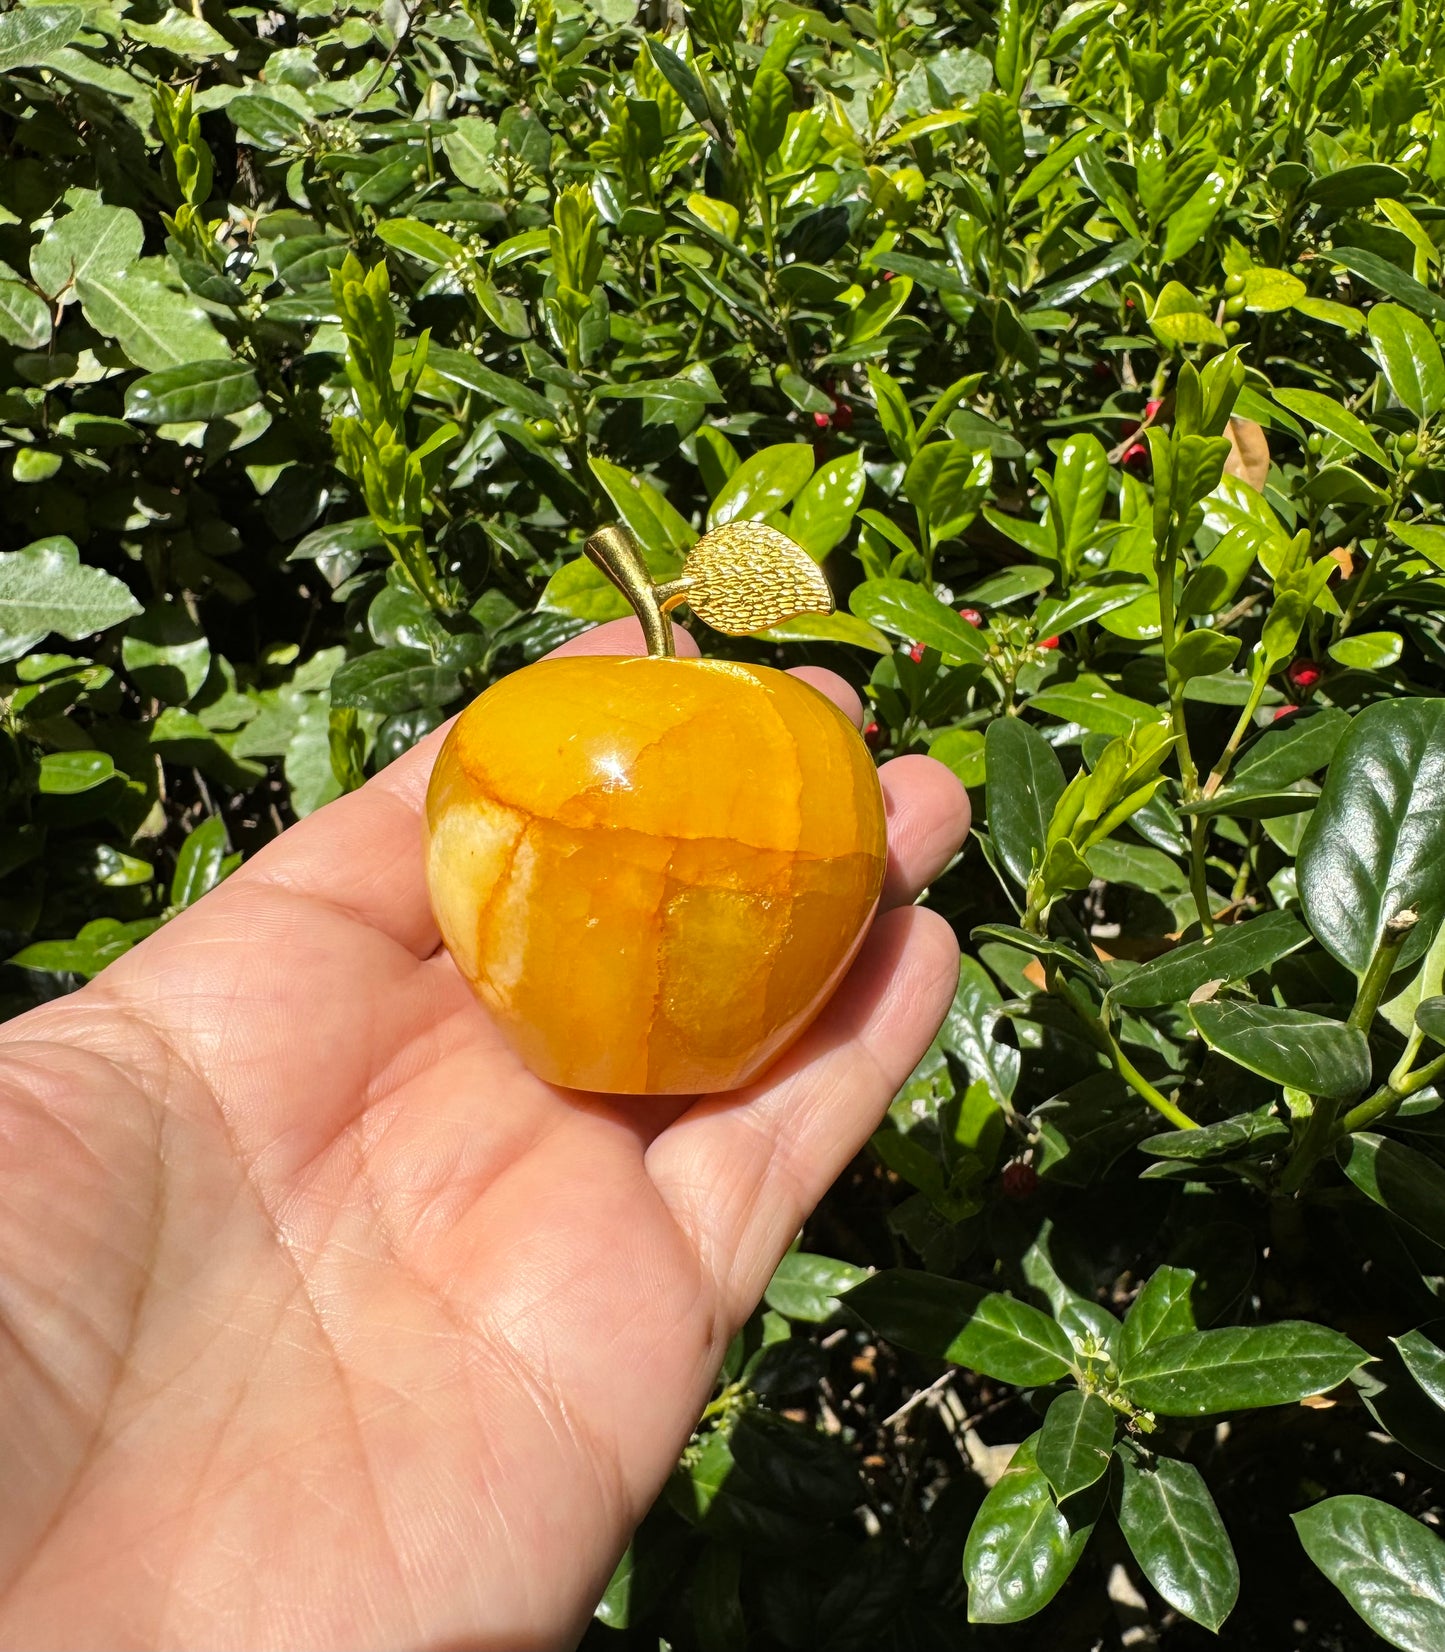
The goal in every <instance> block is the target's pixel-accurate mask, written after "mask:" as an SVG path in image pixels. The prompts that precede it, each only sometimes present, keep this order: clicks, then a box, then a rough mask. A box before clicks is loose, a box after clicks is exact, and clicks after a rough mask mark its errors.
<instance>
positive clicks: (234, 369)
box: [125, 360, 261, 424]
mask: <svg viewBox="0 0 1445 1652" xmlns="http://www.w3.org/2000/svg"><path fill="white" fill-rule="evenodd" d="M260 399H261V386H260V384H259V383H258V382H257V379H256V375H255V373H254V372H253V371H252V369H251V367H250V366H249V364H248V363H246V362H244V361H229V360H218V361H194V362H190V363H188V364H187V365H186V366H185V367H167V368H165V369H163V370H162V371H161V372H159V373H147V374H145V375H144V376H143V377H141V378H138V379H133V380H132V381H131V383H130V384H129V385H128V386H127V388H126V393H125V416H126V418H128V419H132V420H134V421H135V423H137V424H198V423H201V422H202V421H204V420H209V419H221V418H224V417H225V416H226V415H227V414H228V413H240V412H242V411H243V410H244V409H245V408H248V407H253V406H255V404H256V403H257V402H258V401H260Z"/></svg>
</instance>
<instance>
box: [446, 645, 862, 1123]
mask: <svg viewBox="0 0 1445 1652" xmlns="http://www.w3.org/2000/svg"><path fill="white" fill-rule="evenodd" d="M427 826H428V845H427V876H428V882H429V885H430V888H431V895H432V905H433V908H434V910H435V912H436V916H437V922H438V924H439V926H440V928H441V932H442V937H443V939H444V940H445V942H446V945H447V948H448V950H449V951H450V952H451V954H452V957H453V958H454V959H455V960H456V963H457V966H458V967H459V968H460V970H461V971H462V973H463V975H465V976H466V978H467V979H468V980H469V981H470V982H471V984H472V986H473V987H474V989H475V990H476V992H477V995H478V997H480V998H481V1000H482V1002H483V1003H484V1004H485V1005H486V1006H487V1008H488V1010H490V1012H491V1014H492V1016H493V1017H494V1019H495V1020H496V1021H497V1022H498V1024H499V1025H500V1026H501V1027H502V1028H503V1030H504V1031H505V1032H506V1034H507V1036H508V1038H509V1039H510V1041H511V1043H512V1045H513V1047H514V1048H515V1049H516V1050H517V1052H518V1053H519V1054H520V1056H521V1057H522V1059H523V1060H524V1061H525V1062H526V1064H527V1066H528V1067H529V1068H530V1069H531V1070H532V1071H533V1072H534V1073H536V1074H537V1075H538V1077H540V1078H543V1079H546V1080H548V1081H549V1082H550V1083H554V1084H562V1085H567V1086H570V1087H572V1088H576V1089H585V1090H602V1091H610V1092H614V1093H628V1094H644V1093H645V1094H659V1095H661V1094H695V1093H699V1092H703V1091H712V1090H727V1089H733V1088H736V1087H737V1086H738V1085H741V1084H746V1083H747V1082H749V1081H750V1080H751V1079H753V1078H755V1077H757V1076H758V1074H759V1073H761V1072H762V1071H763V1070H764V1069H765V1068H766V1067H767V1066H768V1065H769V1064H770V1063H771V1062H772V1061H773V1060H775V1059H776V1058H777V1056H778V1055H780V1054H781V1053H782V1051H783V1050H784V1049H786V1047H787V1046H788V1045H789V1044H791V1043H792V1041H793V1040H794V1039H795V1038H796V1037H797V1036H798V1034H799V1033H800V1032H802V1031H803V1029H804V1028H805V1027H806V1026H807V1025H808V1024H809V1022H811V1021H812V1020H813V1018H814V1017H815V1016H816V1015H817V1013H818V1011H819V1010H820V1009H821V1008H822V1007H823V1005H824V1003H826V1001H827V999H828V997H829V995H830V994H831V993H832V991H833V989H834V987H836V985H837V984H838V981H839V980H840V979H841V978H842V975H843V972H844V971H845V970H846V968H847V966H848V964H849V963H850V961H851V960H852V957H853V954H854V953H855V952H856V950H857V947H858V944H859V942H860V941H861V939H862V936H863V932H864V930H865V929H866V927H867V924H868V920H869V917H870V916H871V913H872V911H873V907H874V905H875V903H876V901H877V898H878V892H879V889H880V887H881V885H882V881H883V868H884V861H885V856H886V840H885V824H884V815H883V798H882V794H881V792H880V790H879V786H878V776H877V773H876V771H875V770H874V767H873V763H872V760H871V759H870V757H869V756H868V753H867V750H866V749H865V747H864V745H863V742H862V740H861V739H860V738H859V736H858V734H857V732H856V730H855V729H854V728H853V726H852V724H851V723H849V722H848V720H847V719H846V718H845V717H844V716H843V715H842V713H841V712H840V711H838V710H837V708H836V707H835V706H834V705H833V704H832V702H831V701H829V700H827V699H825V698H824V696H823V695H821V694H819V693H818V692H817V691H816V690H815V689H813V688H810V687H809V686H808V685H807V684H806V683H803V682H800V681H799V680H798V679H797V678H796V677H790V676H788V675H787V674H786V673H784V672H781V671H773V670H770V669H768V668H767V667H763V666H749V665H739V664H735V663H733V662H730V661H723V660H666V659H647V658H612V657H607V656H602V657H598V656H592V657H578V658H574V659H560V660H544V661H541V662H540V663H538V664H536V665H532V666H528V667H527V668H526V669H524V670H522V671H518V672H516V673H514V674H513V675H511V676H509V677H505V678H503V679H502V680H501V681H500V682H498V683H496V684H494V685H493V686H492V687H491V688H490V689H488V690H487V692H486V693H485V694H483V695H481V696H480V697H479V698H478V699H477V700H475V701H474V702H473V703H472V705H471V706H469V707H468V708H467V710H466V711H465V712H464V713H463V714H462V716H461V717H460V718H459V719H458V721H457V724H456V726H455V727H454V728H453V730H452V732H451V734H450V735H449V736H448V738H447V741H446V743H445V745H444V746H443V747H442V750H441V753H440V755H439V756H438V758H437V764H436V768H435V770H434V772H433V774H432V780H431V788H430V791H429V792H428V795H427Z"/></svg>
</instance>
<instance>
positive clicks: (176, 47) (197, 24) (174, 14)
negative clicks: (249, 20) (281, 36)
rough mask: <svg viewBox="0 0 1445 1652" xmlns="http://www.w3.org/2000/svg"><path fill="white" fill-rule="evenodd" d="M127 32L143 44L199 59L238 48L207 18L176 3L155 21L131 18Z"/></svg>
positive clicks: (127, 20)
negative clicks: (214, 27)
mask: <svg viewBox="0 0 1445 1652" xmlns="http://www.w3.org/2000/svg"><path fill="white" fill-rule="evenodd" d="M125 32H126V33H127V34H128V35H130V36H131V37H132V38H133V39H135V40H139V41H140V42H141V43H142V45H146V46H159V47H160V48H161V50H162V51H166V52H171V53H173V54H174V55H175V56H176V57H185V58H190V59H192V60H195V61H199V60H201V59H204V58H208V57H219V56H221V55H222V53H224V52H233V51H235V49H236V48H235V47H234V46H233V45H232V44H231V42H230V41H229V40H227V39H226V37H225V35H223V34H221V33H220V32H219V31H218V30H216V29H213V28H212V27H211V25H210V24H209V23H207V22H206V21H205V19H204V18H201V17H192V16H191V15H190V14H189V13H188V12H183V11H179V10H177V9H175V8H174V7H173V8H171V9H170V10H168V11H164V12H162V13H161V16H160V20H159V21H158V22H155V23H137V22H132V21H131V19H130V18H127V19H126V20H125Z"/></svg>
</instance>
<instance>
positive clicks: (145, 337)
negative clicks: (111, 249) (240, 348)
mask: <svg viewBox="0 0 1445 1652" xmlns="http://www.w3.org/2000/svg"><path fill="white" fill-rule="evenodd" d="M78 285H79V292H80V302H81V306H82V308H83V309H84V310H85V319H86V320H87V321H88V322H89V323H90V324H91V326H92V327H94V328H95V329H96V330H97V331H98V332H102V333H107V334H109V335H110V336H111V337H112V338H114V339H115V340H116V342H117V343H118V344H119V345H120V347H121V349H122V350H124V351H125V353H126V355H128V356H129V357H130V359H131V360H132V361H133V362H134V363H135V364H136V366H137V367H146V368H151V369H158V368H162V367H184V366H185V365H187V364H188V363H190V362H194V361H209V360H211V359H213V358H215V357H217V356H225V355H227V354H229V352H228V350H227V348H226V341H225V340H224V339H223V338H222V337H221V335H220V334H219V333H218V332H217V331H216V329H215V328H214V327H213V326H212V325H211V320H210V317H209V316H208V315H207V314H206V312H205V311H204V310H203V309H202V308H201V306H200V305H199V303H197V301H196V300H195V299H194V298H193V297H192V296H191V295H190V294H189V293H178V292H174V291H172V289H171V288H169V287H167V286H165V285H164V283H163V282H162V281H161V280H160V278H159V277H158V276H157V275H156V274H155V272H154V271H153V270H152V269H151V268H150V267H149V266H148V265H147V264H144V263H141V264H135V265H132V266H131V268H130V269H128V270H126V271H124V272H123V273H120V274H117V273H115V272H113V271H109V270H107V271H102V272H100V273H98V274H93V275H87V276H83V277H82V278H81V280H80V282H79V284H78Z"/></svg>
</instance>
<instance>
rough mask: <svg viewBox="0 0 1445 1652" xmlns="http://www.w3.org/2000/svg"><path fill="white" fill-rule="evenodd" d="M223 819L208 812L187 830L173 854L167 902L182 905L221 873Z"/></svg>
mask: <svg viewBox="0 0 1445 1652" xmlns="http://www.w3.org/2000/svg"><path fill="white" fill-rule="evenodd" d="M228 848H229V845H228V844H227V841H226V822H225V821H224V820H223V819H222V818H221V816H220V815H210V816H208V817H207V818H206V819H205V820H203V821H202V822H201V824H200V825H199V826H197V827H196V828H195V830H194V831H193V832H191V833H189V834H188V835H187V837H186V841H185V842H184V843H183V844H182V845H181V852H180V854H178V855H177V856H176V871H175V876H174V877H173V878H172V879H171V905H172V906H175V907H186V906H190V905H192V904H193V903H194V902H196V901H198V900H200V898H201V896H202V895H205V894H207V893H209V892H210V891H211V890H212V889H214V888H215V887H216V885H217V884H218V883H219V882H220V881H221V879H222V878H223V877H224V876H225V864H226V854H227V850H228Z"/></svg>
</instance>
